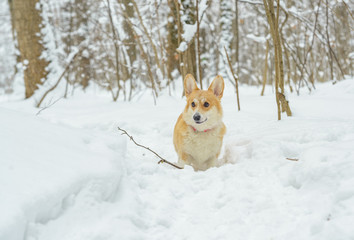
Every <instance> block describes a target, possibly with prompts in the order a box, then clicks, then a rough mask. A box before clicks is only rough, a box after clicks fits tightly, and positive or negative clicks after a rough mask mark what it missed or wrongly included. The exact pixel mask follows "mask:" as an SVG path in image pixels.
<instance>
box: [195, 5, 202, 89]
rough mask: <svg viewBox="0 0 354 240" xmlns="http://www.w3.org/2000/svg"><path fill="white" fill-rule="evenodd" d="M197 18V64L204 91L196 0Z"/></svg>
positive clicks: (197, 12) (200, 82) (197, 13)
mask: <svg viewBox="0 0 354 240" xmlns="http://www.w3.org/2000/svg"><path fill="white" fill-rule="evenodd" d="M196 15H197V16H196V17H197V35H196V38H197V63H198V78H199V84H200V89H203V81H202V79H203V78H202V67H201V64H200V41H199V25H200V22H199V0H196Z"/></svg>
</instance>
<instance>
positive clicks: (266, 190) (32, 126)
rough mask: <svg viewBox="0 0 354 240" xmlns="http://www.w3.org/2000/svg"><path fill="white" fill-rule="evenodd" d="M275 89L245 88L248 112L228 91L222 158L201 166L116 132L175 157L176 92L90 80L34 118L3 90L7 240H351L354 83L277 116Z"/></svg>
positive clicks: (309, 97) (1, 224) (1, 206)
mask: <svg viewBox="0 0 354 240" xmlns="http://www.w3.org/2000/svg"><path fill="white" fill-rule="evenodd" d="M267 88H268V89H267V93H266V96H264V97H261V96H259V93H260V89H259V88H255V87H247V86H241V88H240V94H241V95H240V100H241V111H240V112H238V111H237V105H236V101H235V99H236V98H235V96H234V93H233V90H232V89H231V88H229V89H227V91H226V93H225V96H224V98H223V99H222V104H223V107H224V122H225V124H226V126H227V134H226V136H225V139H224V147H223V150H222V156H221V159H220V165H221V166H220V167H218V168H212V169H209V170H207V171H205V172H194V171H193V170H192V168H191V167H186V168H185V169H183V170H178V169H175V168H172V167H170V166H168V165H165V164H162V165H158V164H157V162H158V159H157V158H156V157H155V156H154V155H152V154H151V153H150V152H147V151H146V150H144V149H142V148H138V147H137V146H136V145H134V144H133V143H132V142H131V141H129V139H127V137H126V136H121V135H120V133H119V132H118V130H117V126H119V127H121V128H123V129H125V130H127V131H128V132H129V133H130V134H131V135H133V136H134V138H135V140H136V141H138V142H139V143H141V144H144V145H146V146H149V147H150V148H151V149H153V150H155V151H156V152H158V153H159V154H160V155H161V156H163V157H165V158H166V159H168V160H170V161H172V162H176V161H177V155H176V153H175V152H174V148H173V144H172V135H173V127H174V124H175V122H176V120H177V117H178V116H179V114H180V113H181V112H182V110H183V108H184V104H185V100H183V99H181V98H180V94H181V91H180V90H178V91H176V92H174V94H173V96H172V97H171V96H168V94H164V95H163V96H161V97H160V98H158V101H157V105H156V106H154V105H153V100H152V98H151V96H149V93H145V94H142V95H141V96H139V97H136V98H135V99H134V100H133V101H132V102H123V101H119V102H117V103H114V102H112V101H111V99H110V96H109V95H108V94H105V93H102V92H99V91H98V90H96V91H94V90H93V89H91V90H92V91H89V92H88V93H86V94H83V93H79V92H77V93H76V94H75V95H74V96H73V97H70V98H69V99H61V100H60V101H58V102H57V103H55V104H54V105H53V106H51V107H50V108H48V109H45V110H43V111H42V112H40V113H39V114H38V115H37V116H36V113H37V112H38V111H39V110H38V109H36V108H34V107H33V102H32V101H31V100H27V101H24V100H17V101H13V100H12V101H8V100H7V99H6V98H5V97H4V96H0V146H1V151H0V164H1V167H0V186H1V192H0V196H1V197H0V212H1V217H0V239H1V240H3V239H4V240H5V239H6V240H12V239H26V240H117V239H120V240H125V239H176V240H180V239H191V240H196V239H203V240H204V239H215V240H220V239H230V240H231V239H232V240H234V239H236V240H237V239H240V240H241V239H242V240H244V239H247V240H249V239H259V240H264V239H269V240H271V239H272V240H275V239H279V240H283V239H287V240H291V239H294V240H295V239H296V240H298V239H302V240H304V239H321V240H325V239H328V240H336V239H338V240H346V239H354V227H353V222H354V187H353V186H354V107H353V103H354V80H345V81H342V82H339V83H337V84H336V85H331V84H330V83H326V84H318V86H317V90H315V91H314V92H312V93H311V94H309V93H306V92H305V90H303V92H302V94H301V95H300V96H297V95H296V94H291V95H289V100H290V106H291V108H292V111H293V115H294V116H293V117H286V116H285V115H283V120H281V121H277V120H276V118H277V116H276V106H275V100H274V94H273V93H272V91H271V89H270V87H269V86H267ZM179 89H180V88H179ZM287 158H296V159H298V161H291V160H288V159H287Z"/></svg>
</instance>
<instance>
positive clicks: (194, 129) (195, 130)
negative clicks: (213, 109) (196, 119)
mask: <svg viewBox="0 0 354 240" xmlns="http://www.w3.org/2000/svg"><path fill="white" fill-rule="evenodd" d="M190 127H191V128H192V129H193V131H194V132H195V133H199V132H209V131H211V130H213V129H212V128H208V129H204V130H203V131H198V130H197V129H196V128H195V127H193V126H190Z"/></svg>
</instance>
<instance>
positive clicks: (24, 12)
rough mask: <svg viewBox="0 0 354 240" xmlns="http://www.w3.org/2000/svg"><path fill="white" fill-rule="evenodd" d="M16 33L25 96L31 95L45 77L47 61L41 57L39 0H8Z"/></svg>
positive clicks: (42, 48) (42, 47)
mask: <svg viewBox="0 0 354 240" xmlns="http://www.w3.org/2000/svg"><path fill="white" fill-rule="evenodd" d="M9 3H10V4H11V5H12V6H11V8H12V12H11V14H12V19H13V23H14V28H15V31H16V33H17V42H18V50H19V52H20V60H21V62H22V64H23V67H24V83H25V91H26V93H25V97H26V98H29V97H31V96H32V95H33V94H34V92H35V91H36V90H37V89H38V85H41V84H43V82H44V81H45V78H46V77H47V74H48V72H47V70H46V67H47V66H48V62H47V61H46V60H45V59H43V58H41V54H42V52H43V50H44V46H43V45H42V38H41V34H40V30H41V27H40V25H41V24H42V17H41V15H40V9H39V6H40V3H39V0H10V1H9Z"/></svg>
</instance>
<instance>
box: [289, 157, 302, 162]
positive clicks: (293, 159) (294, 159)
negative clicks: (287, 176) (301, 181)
mask: <svg viewBox="0 0 354 240" xmlns="http://www.w3.org/2000/svg"><path fill="white" fill-rule="evenodd" d="M286 160H290V161H295V162H297V161H299V159H298V158H286Z"/></svg>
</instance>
